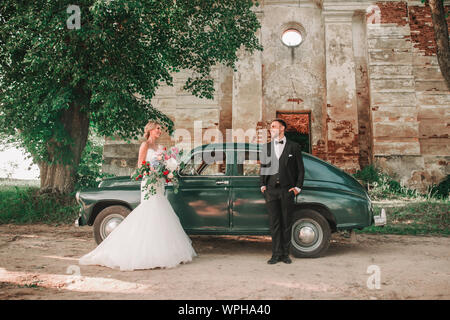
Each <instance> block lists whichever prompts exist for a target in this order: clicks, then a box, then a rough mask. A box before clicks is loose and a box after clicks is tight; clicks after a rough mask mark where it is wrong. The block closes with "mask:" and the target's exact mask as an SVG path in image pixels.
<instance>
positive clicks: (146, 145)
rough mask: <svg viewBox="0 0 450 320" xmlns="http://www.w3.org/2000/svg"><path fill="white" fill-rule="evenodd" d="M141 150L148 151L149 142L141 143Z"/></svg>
mask: <svg viewBox="0 0 450 320" xmlns="http://www.w3.org/2000/svg"><path fill="white" fill-rule="evenodd" d="M139 149H141V150H143V149H148V143H147V141H143V142H142V143H141V146H140V147H139Z"/></svg>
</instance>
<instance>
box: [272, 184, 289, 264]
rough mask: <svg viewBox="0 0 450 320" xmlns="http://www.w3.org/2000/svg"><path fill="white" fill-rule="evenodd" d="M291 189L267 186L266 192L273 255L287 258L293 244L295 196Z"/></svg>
mask: <svg viewBox="0 0 450 320" xmlns="http://www.w3.org/2000/svg"><path fill="white" fill-rule="evenodd" d="M289 189H290V188H286V187H281V186H280V185H279V184H278V183H277V184H276V185H275V186H267V188H266V191H264V198H265V200H266V205H267V209H268V211H269V221H270V231H271V235H272V255H273V256H282V255H285V256H287V255H288V254H289V248H290V244H291V227H292V219H291V214H292V211H293V206H294V198H295V194H294V192H293V191H291V192H289V191H288V190H289Z"/></svg>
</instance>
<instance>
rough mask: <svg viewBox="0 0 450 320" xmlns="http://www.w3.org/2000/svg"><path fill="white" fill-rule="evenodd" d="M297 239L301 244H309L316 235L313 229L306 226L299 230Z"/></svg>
mask: <svg viewBox="0 0 450 320" xmlns="http://www.w3.org/2000/svg"><path fill="white" fill-rule="evenodd" d="M298 237H299V239H300V241H301V242H303V243H311V242H313V241H314V239H315V238H316V233H315V232H314V229H313V228H311V227H307V226H306V227H303V228H301V229H300V232H299V234H298Z"/></svg>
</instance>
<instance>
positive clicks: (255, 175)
mask: <svg viewBox="0 0 450 320" xmlns="http://www.w3.org/2000/svg"><path fill="white" fill-rule="evenodd" d="M235 159H236V161H234V162H235V163H236V165H235V166H234V167H233V176H232V177H231V186H232V190H231V203H232V205H231V207H232V215H231V228H232V230H233V231H236V232H242V233H253V234H267V233H269V230H270V229H269V228H270V227H269V215H268V211H267V207H266V203H265V199H264V196H263V194H262V193H261V188H260V183H259V171H260V160H259V151H257V150H248V149H247V150H245V149H242V150H239V149H238V150H236V152H235Z"/></svg>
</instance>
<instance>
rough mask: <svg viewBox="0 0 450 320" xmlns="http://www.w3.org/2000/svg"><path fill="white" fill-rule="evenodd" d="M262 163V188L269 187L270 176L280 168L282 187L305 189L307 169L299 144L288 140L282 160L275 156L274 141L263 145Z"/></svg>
mask: <svg viewBox="0 0 450 320" xmlns="http://www.w3.org/2000/svg"><path fill="white" fill-rule="evenodd" d="M260 161H261V169H260V185H261V187H262V186H267V182H268V179H269V176H270V175H271V174H275V173H276V172H277V170H278V167H279V174H280V186H281V187H289V188H293V187H299V188H303V180H304V178H305V167H304V166H303V156H302V150H301V147H300V145H299V144H298V143H296V142H294V141H291V140H288V139H286V145H285V146H284V149H283V153H282V154H281V156H280V159H278V158H277V156H276V154H275V149H274V142H273V141H270V142H269V143H266V144H263V145H262V152H261V158H260Z"/></svg>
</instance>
